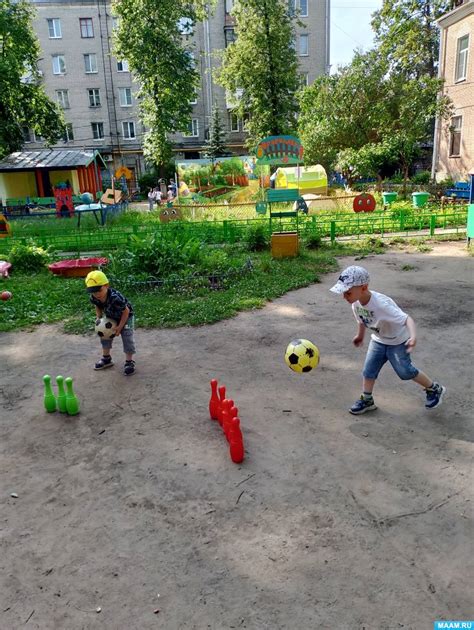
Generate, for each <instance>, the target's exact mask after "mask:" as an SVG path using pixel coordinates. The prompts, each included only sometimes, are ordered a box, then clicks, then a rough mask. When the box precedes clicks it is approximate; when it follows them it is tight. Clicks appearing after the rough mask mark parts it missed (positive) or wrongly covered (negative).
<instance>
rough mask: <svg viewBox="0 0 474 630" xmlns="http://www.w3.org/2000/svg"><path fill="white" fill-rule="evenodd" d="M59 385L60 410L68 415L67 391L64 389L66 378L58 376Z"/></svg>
mask: <svg viewBox="0 0 474 630" xmlns="http://www.w3.org/2000/svg"><path fill="white" fill-rule="evenodd" d="M56 383H57V384H58V409H59V411H60V412H61V413H67V405H66V390H65V389H64V376H56Z"/></svg>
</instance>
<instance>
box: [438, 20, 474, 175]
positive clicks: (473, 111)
mask: <svg viewBox="0 0 474 630" xmlns="http://www.w3.org/2000/svg"><path fill="white" fill-rule="evenodd" d="M442 35H444V41H443V46H444V51H443V52H444V54H443V58H442V64H441V69H442V74H443V76H444V78H445V87H444V93H445V94H447V95H448V96H449V97H450V98H451V100H452V102H453V105H454V113H453V116H462V130H461V149H460V154H459V156H451V155H450V146H451V134H450V125H451V123H450V121H446V122H444V123H443V124H442V125H441V128H440V131H439V135H438V139H437V141H438V146H439V152H438V159H437V164H436V165H435V168H436V179H437V180H438V181H441V180H443V179H446V178H447V177H451V178H452V179H454V180H455V181H462V180H464V181H466V180H467V179H468V173H469V172H470V171H471V170H473V169H474V12H473V13H471V14H470V15H468V16H466V17H465V18H464V19H462V20H460V21H458V22H456V23H455V24H452V25H450V26H448V27H447V28H446V29H444V30H443V31H442ZM464 35H469V49H468V60H467V73H466V78H465V79H463V80H462V81H458V82H456V80H455V71H456V58H457V49H458V40H459V38H460V37H463V36H464Z"/></svg>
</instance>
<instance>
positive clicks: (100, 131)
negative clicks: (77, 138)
mask: <svg viewBox="0 0 474 630" xmlns="http://www.w3.org/2000/svg"><path fill="white" fill-rule="evenodd" d="M91 126H92V137H93V138H94V140H103V139H104V123H101V122H93V123H91Z"/></svg>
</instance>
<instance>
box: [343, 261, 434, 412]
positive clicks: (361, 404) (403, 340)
mask: <svg viewBox="0 0 474 630" xmlns="http://www.w3.org/2000/svg"><path fill="white" fill-rule="evenodd" d="M369 281H370V276H369V272H368V271H367V269H364V267H358V266H356V265H352V266H351V267H347V269H344V271H343V272H342V273H341V275H340V276H339V279H338V281H337V282H336V284H335V285H334V286H333V287H332V288H331V291H332V292H333V293H337V294H338V295H342V296H343V297H344V299H345V300H346V302H349V304H351V305H352V311H353V313H354V317H355V318H356V321H357V323H358V325H359V327H358V331H357V335H356V336H355V337H354V339H353V340H352V343H353V344H354V345H355V346H356V347H357V348H358V347H359V346H361V345H362V344H363V342H364V336H365V330H366V328H369V329H370V330H371V331H372V335H371V337H372V338H371V341H370V343H369V347H368V350H367V356H366V359H365V364H364V369H363V371H362V377H363V380H362V395H361V397H360V399H359V400H357V401H356V402H355V403H354V404H353V405H352V407H351V408H350V409H349V411H350V413H352V414H354V415H359V414H361V413H365V412H366V411H373V410H374V409H377V407H376V405H375V402H374V398H373V395H372V392H373V389H374V385H375V381H376V380H377V377H378V375H379V372H380V370H381V369H382V366H383V365H384V363H386V362H387V361H389V362H390V364H391V365H392V367H393V369H394V370H395V372H396V373H397V374H398V376H399V377H400V378H401V379H402V380H404V381H407V380H413V381H415V383H418V385H421V387H423V388H424V389H425V392H426V402H425V407H426V409H434V408H435V407H438V406H439V405H440V404H441V402H442V400H443V395H444V393H445V391H446V388H445V387H444V386H443V385H440V384H439V383H436V382H435V381H433V380H432V379H431V378H429V377H428V376H427V375H426V374H424V372H421V371H420V370H418V369H417V368H416V367H415V366H414V365H413V363H412V361H411V356H410V353H411V351H412V350H413V348H414V347H415V345H416V327H415V322H414V321H413V319H412V318H411V317H410V316H409V315H407V313H405V312H404V311H402V309H401V308H400V307H399V306H398V305H397V304H396V303H395V302H394V301H393V300H392V298H389V297H388V296H387V295H383V293H377V292H376V291H371V290H370V289H369Z"/></svg>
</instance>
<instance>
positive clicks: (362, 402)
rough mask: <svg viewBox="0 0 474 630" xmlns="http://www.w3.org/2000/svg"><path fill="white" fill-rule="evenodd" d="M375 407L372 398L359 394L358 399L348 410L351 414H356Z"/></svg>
mask: <svg viewBox="0 0 474 630" xmlns="http://www.w3.org/2000/svg"><path fill="white" fill-rule="evenodd" d="M375 409H377V405H376V404H375V403H374V399H373V398H372V397H370V398H364V397H363V396H361V397H360V398H359V400H356V401H355V403H354V404H353V405H352V407H351V408H350V409H349V412H350V413H351V414H352V415H353V416H358V415H359V414H361V413H365V412H366V411H375Z"/></svg>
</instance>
